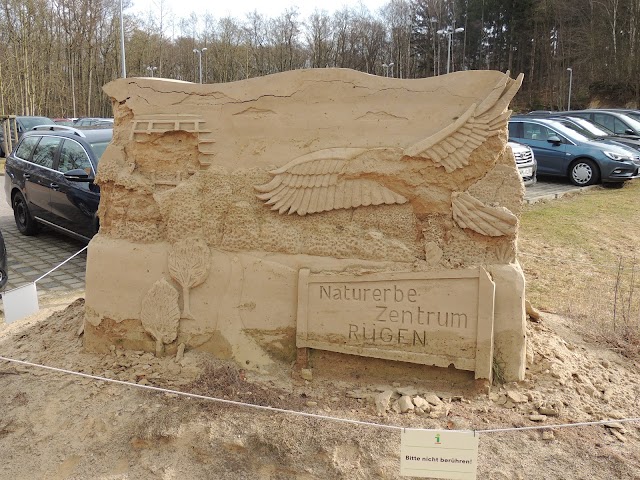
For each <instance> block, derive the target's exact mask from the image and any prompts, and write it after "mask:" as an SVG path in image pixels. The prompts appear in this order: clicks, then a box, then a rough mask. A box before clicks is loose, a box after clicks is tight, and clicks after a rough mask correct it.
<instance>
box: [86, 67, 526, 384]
mask: <svg viewBox="0 0 640 480" xmlns="http://www.w3.org/2000/svg"><path fill="white" fill-rule="evenodd" d="M521 82H522V76H519V77H517V78H515V79H513V78H510V75H509V74H508V73H507V74H504V73H500V72H493V71H476V72H457V73H454V74H451V75H446V76H440V77H434V78H426V79H415V80H400V79H390V78H382V77H376V76H374V75H367V74H363V73H360V72H355V71H352V70H347V69H307V70H297V71H291V72H283V73H279V74H276V75H269V76H266V77H262V78H253V79H247V80H243V81H239V82H232V83H225V84H215V85H194V84H189V83H185V82H177V81H170V80H164V79H149V78H127V79H119V80H116V81H114V82H111V83H110V84H108V85H107V86H105V92H106V93H107V95H109V97H110V98H111V100H112V104H113V105H114V116H115V128H114V139H113V142H112V143H111V145H109V147H108V148H107V150H106V151H105V153H104V155H103V157H102V158H101V160H100V167H99V169H98V175H97V179H96V181H97V182H98V184H99V185H100V189H101V196H102V197H101V202H100V210H99V216H100V233H99V234H98V235H97V236H96V237H94V239H93V240H92V242H91V244H90V246H89V256H88V262H87V277H86V278H87V294H86V306H87V309H86V311H87V314H86V325H85V340H86V346H87V348H89V349H95V350H100V351H108V348H109V345H112V344H114V343H116V342H117V343H118V345H122V346H123V347H125V348H132V349H136V350H141V349H142V350H149V351H154V350H162V349H165V350H167V353H173V352H174V351H175V350H176V349H177V345H179V344H184V345H185V348H187V349H189V348H197V349H200V350H203V351H208V352H211V353H212V354H214V355H216V356H217V357H220V358H233V359H235V360H237V361H239V362H242V363H243V365H246V366H248V368H276V367H275V365H285V366H286V365H290V363H291V361H292V360H293V359H294V358H295V353H296V346H297V345H296V339H298V342H302V343H304V342H308V343H306V344H305V345H307V347H304V348H310V349H312V350H311V355H313V349H314V348H330V349H333V351H337V352H341V353H345V354H351V355H357V356H361V357H362V361H370V360H368V357H369V356H372V357H379V358H384V359H388V360H389V361H409V362H420V363H425V364H430V365H442V366H449V365H450V364H453V365H454V366H455V367H456V368H460V369H468V370H473V371H474V372H475V374H476V375H477V376H479V377H482V378H487V377H488V376H489V372H490V367H489V365H490V364H491V361H489V357H491V356H493V359H492V361H493V362H494V363H495V364H499V365H501V367H502V371H503V375H504V377H505V378H506V379H509V380H519V379H522V378H524V366H525V365H524V362H525V351H526V349H525V342H526V336H525V323H524V303H523V298H524V277H523V275H522V271H521V270H520V267H519V265H518V263H517V258H516V243H517V232H518V216H519V214H520V211H521V208H522V198H523V195H524V188H523V186H522V182H521V180H520V177H519V174H518V170H517V168H516V166H515V161H514V158H513V154H512V152H511V150H510V149H508V148H507V145H506V141H507V121H508V118H509V115H510V110H509V102H510V101H511V100H512V98H513V96H514V95H515V94H516V92H517V90H518V88H519V86H520V84H521ZM119 265H127V272H126V273H127V274H126V275H122V274H121V272H120V271H119V269H118V266H119ZM301 271H303V272H306V271H308V272H309V275H308V279H309V282H310V283H308V284H307V287H304V282H301V281H300V278H303V279H304V278H307V277H305V276H304V275H303V276H302V277H300V273H299V272H301ZM479 272H481V273H479ZM483 272H486V273H483ZM318 275H322V278H323V282H326V285H329V286H331V290H330V291H331V294H330V296H329V297H326V296H323V297H322V298H320V297H318V295H319V294H320V293H322V294H323V295H324V293H326V292H329V290H326V291H325V290H320V291H319V292H318V290H317V288H319V286H318V284H317V283H314V282H315V280H314V279H316V278H320V277H318ZM334 277H335V282H337V283H335V282H334V281H333V280H331V279H332V278H334ZM374 278H375V280H372V279H374ZM158 282H160V283H158ZM162 282H164V283H162ZM169 282H173V286H172V285H171V284H170V283H169ZM340 282H342V283H340ZM338 284H340V285H342V284H344V285H343V286H344V288H346V289H347V290H348V288H351V287H353V288H356V286H357V288H362V289H366V288H369V289H371V292H368V293H367V295H373V293H372V292H378V290H380V292H385V289H387V288H391V289H392V291H394V292H395V290H393V288H394V285H395V286H397V288H400V289H402V291H403V295H404V296H403V300H402V302H401V304H400V303H399V304H398V305H396V307H398V308H394V303H393V302H391V303H388V302H387V303H384V302H383V303H378V302H379V301H381V300H379V299H380V298H383V297H380V296H379V295H378V294H377V293H376V294H375V295H373V296H372V297H367V298H368V300H367V302H365V304H362V305H359V304H358V303H357V302H355V303H353V302H351V301H346V300H344V299H333V298H334V297H333V295H338V294H337V293H335V292H340V291H341V290H340V289H337V290H336V289H335V288H334V285H338ZM369 284H371V285H373V284H375V285H379V286H367V285H369ZM489 285H494V287H492V288H494V289H495V296H494V297H493V296H491V295H489V294H485V293H483V292H485V291H488V286H489ZM167 287H169V289H167ZM177 287H179V288H177ZM327 288H328V287H327ZM171 289H172V290H171ZM314 289H316V290H314ZM164 290H166V300H168V302H164V300H165V298H163V299H162V300H161V299H160V297H162V294H161V293H160V292H161V291H164ZM347 290H345V295H346V292H347ZM362 291H364V290H362ZM414 291H415V296H414V294H413V292H414ZM171 292H173V293H171ZM179 292H180V293H179ZM299 292H307V293H306V294H305V295H306V296H304V295H303V296H301V297H300V296H299ZM314 292H315V293H314ZM409 292H412V293H411V294H410V293H409ZM300 295H302V294H301V293H300ZM381 295H382V294H381ZM449 295H451V297H449ZM418 297H419V298H420V300H419V302H422V303H417V302H418V300H416V302H413V301H412V300H413V299H418ZM463 297H464V298H473V299H474V300H473V302H475V303H473V305H472V304H466V303H465V305H466V306H465V309H464V311H463V310H459V309H456V308H457V307H455V305H452V304H449V303H447V302H448V301H449V300H447V299H449V298H463ZM301 298H302V299H303V300H304V299H306V300H305V301H307V302H308V303H307V304H306V307H305V309H302V310H300V308H302V307H301V305H302V303H304V302H302V303H301V301H300V299H301ZM409 298H411V300H409ZM491 298H494V299H495V302H494V314H493V316H492V318H493V323H491V322H490V321H489V320H487V319H488V318H489V317H491V315H489V316H487V315H485V314H484V313H483V312H485V311H486V310H487V308H485V307H486V305H489V304H491V303H492V302H491V301H490V299H491ZM387 300H388V299H387ZM370 301H372V302H373V303H371V304H370V303H369V302H370ZM456 303H459V304H460V305H462V303H463V302H461V301H459V302H456ZM358 305H359V307H360V308H357V306H358ZM365 306H366V308H364V307H365ZM377 306H380V307H383V308H386V309H387V310H385V312H388V313H389V317H388V321H387V323H388V324H394V325H395V322H394V320H395V319H396V317H395V313H391V312H399V313H398V315H404V318H405V319H406V321H409V320H408V315H409V313H402V312H413V311H414V310H412V308H413V307H416V306H417V308H418V310H416V311H415V315H418V318H419V320H420V321H421V322H425V321H426V320H425V317H424V315H426V317H427V319H428V322H429V324H428V325H427V326H425V328H422V326H423V325H421V324H418V325H419V326H420V327H421V328H413V327H412V328H411V329H410V332H411V333H409V331H404V327H402V326H394V327H393V328H392V327H384V326H383V327H380V325H381V324H382V323H383V322H382V321H381V320H376V318H377V317H375V316H373V317H372V315H374V314H375V313H376V312H377V311H378V310H377V309H376V307H377ZM180 307H181V308H180ZM176 311H177V314H176ZM380 311H382V310H380ZM424 312H426V313H424ZM429 312H431V315H429ZM437 313H440V317H439V319H438V317H437V316H436V317H434V314H437ZM176 315H177V316H178V318H177V319H176ZM384 315H386V313H385V314H384ZM384 315H383V317H381V318H385V317H384ZM412 315H413V314H412ZM413 318H416V317H413ZM180 319H182V321H181V320H180ZM415 321H418V320H415ZM451 321H453V323H454V324H456V325H457V324H458V322H460V325H462V323H463V321H464V325H465V327H464V328H462V327H460V328H457V327H456V328H449V327H448V326H449V325H450V324H451ZM439 322H440V323H442V322H444V324H445V326H443V325H440V323H439ZM491 325H493V327H491ZM414 326H415V325H414ZM427 327H428V328H427ZM374 328H375V332H376V333H375V336H374V337H372V338H374V339H377V340H376V341H375V342H374V343H371V342H370V341H369V340H367V339H368V338H370V337H369V335H370V334H372V332H373V329H374ZM385 328H389V329H390V330H386V329H385ZM491 332H492V333H491ZM408 339H409V340H408ZM414 341H415V344H414ZM487 341H488V342H489V343H487ZM318 342H320V343H318ZM407 342H409V343H407ZM491 342H492V344H493V353H490V352H491V348H490V347H488V346H489V345H490V344H491ZM302 343H300V345H302ZM335 345H340V347H339V348H337V347H335ZM488 352H489V353H488ZM284 368H286V367H284Z"/></svg>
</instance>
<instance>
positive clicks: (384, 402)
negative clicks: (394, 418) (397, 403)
mask: <svg viewBox="0 0 640 480" xmlns="http://www.w3.org/2000/svg"><path fill="white" fill-rule="evenodd" d="M392 396H393V390H386V391H384V392H381V393H379V394H377V395H376V396H375V398H374V404H375V407H376V414H377V415H378V416H382V415H384V414H385V413H386V411H387V409H388V408H389V402H390V401H391V397H392Z"/></svg>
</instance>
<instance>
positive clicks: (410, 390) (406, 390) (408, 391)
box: [396, 387, 418, 397]
mask: <svg viewBox="0 0 640 480" xmlns="http://www.w3.org/2000/svg"><path fill="white" fill-rule="evenodd" d="M396 392H398V393H399V394H400V395H403V396H404V395H409V396H410V397H413V396H415V395H417V394H418V390H417V389H416V388H415V387H401V388H397V389H396Z"/></svg>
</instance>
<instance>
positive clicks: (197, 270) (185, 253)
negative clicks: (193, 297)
mask: <svg viewBox="0 0 640 480" xmlns="http://www.w3.org/2000/svg"><path fill="white" fill-rule="evenodd" d="M209 258H210V251H209V247H208V246H207V244H206V243H205V242H204V241H203V240H200V239H187V240H183V241H180V242H178V243H176V244H175V245H174V246H173V247H172V249H171V251H170V252H169V273H170V274H171V277H172V278H173V279H174V280H175V281H176V282H178V283H179V284H180V286H181V287H182V303H183V307H182V318H188V319H193V316H192V315H191V309H190V298H189V292H190V289H192V288H194V287H197V286H198V285H200V284H201V283H203V282H204V281H205V280H206V279H207V276H208V275H209V265H210V262H209Z"/></svg>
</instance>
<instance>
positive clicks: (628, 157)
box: [602, 150, 633, 162]
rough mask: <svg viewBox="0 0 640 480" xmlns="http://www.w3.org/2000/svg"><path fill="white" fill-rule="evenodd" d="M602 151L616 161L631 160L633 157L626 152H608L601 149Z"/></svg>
mask: <svg viewBox="0 0 640 480" xmlns="http://www.w3.org/2000/svg"><path fill="white" fill-rule="evenodd" d="M602 153H604V154H605V155H606V156H607V157H609V158H610V159H611V160H617V161H618V162H624V161H631V160H633V157H632V156H631V154H627V153H617V152H609V151H606V150H603V151H602Z"/></svg>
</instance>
